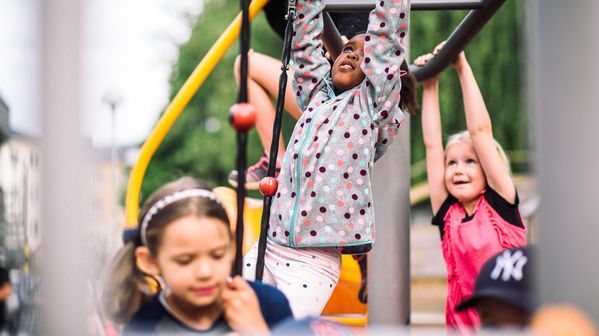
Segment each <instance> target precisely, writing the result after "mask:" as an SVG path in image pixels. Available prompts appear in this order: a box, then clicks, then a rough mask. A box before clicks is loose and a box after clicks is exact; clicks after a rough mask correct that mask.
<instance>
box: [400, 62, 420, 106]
mask: <svg viewBox="0 0 599 336" xmlns="http://www.w3.org/2000/svg"><path fill="white" fill-rule="evenodd" d="M400 69H401V70H404V71H406V72H407V73H406V74H405V75H404V76H402V77H401V91H400V93H399V95H400V96H401V101H400V102H399V108H400V109H401V110H402V111H403V112H408V113H409V114H414V113H416V109H417V108H418V99H417V98H416V85H417V82H418V81H417V80H416V76H414V75H412V74H411V73H410V68H409V67H408V62H406V60H404V61H403V63H401V67H400Z"/></svg>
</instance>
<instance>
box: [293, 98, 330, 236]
mask: <svg viewBox="0 0 599 336" xmlns="http://www.w3.org/2000/svg"><path fill="white" fill-rule="evenodd" d="M323 106H324V104H323V105H320V106H319V107H317V108H316V109H315V110H314V113H313V114H312V117H311V118H312V120H311V121H310V124H309V125H308V129H307V130H306V134H305V135H304V141H303V142H302V144H301V145H300V148H299V150H298V152H297V159H295V185H296V187H295V189H296V198H295V204H294V205H293V214H292V215H291V223H290V224H289V244H290V245H291V246H293V247H296V243H295V223H296V222H297V210H298V207H299V200H300V197H301V196H300V188H301V178H302V177H301V176H302V171H301V170H302V162H301V160H302V152H303V150H304V147H306V143H307V142H308V139H310V132H311V131H312V125H314V124H315V123H316V116H317V115H318V110H319V109H320V108H321V107H323Z"/></svg>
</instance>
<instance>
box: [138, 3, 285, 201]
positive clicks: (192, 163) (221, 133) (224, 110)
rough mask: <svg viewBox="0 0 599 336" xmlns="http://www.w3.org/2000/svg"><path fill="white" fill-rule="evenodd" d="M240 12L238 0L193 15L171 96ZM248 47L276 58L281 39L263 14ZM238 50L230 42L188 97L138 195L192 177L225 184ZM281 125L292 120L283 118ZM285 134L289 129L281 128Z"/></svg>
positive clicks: (252, 157)
mask: <svg viewBox="0 0 599 336" xmlns="http://www.w3.org/2000/svg"><path fill="white" fill-rule="evenodd" d="M238 13H239V1H237V0H235V1H234V0H211V1H207V2H206V4H205V8H204V11H203V12H202V14H201V15H200V16H199V17H198V18H197V21H196V22H195V24H194V26H193V29H192V34H191V37H190V39H189V41H188V42H187V43H185V44H183V45H182V46H181V47H180V51H179V58H178V60H177V62H176V64H175V65H174V66H173V72H172V75H171V79H170V82H171V99H172V98H173V97H174V96H175V94H176V93H177V92H178V90H179V89H180V88H181V86H182V85H183V83H184V82H185V80H186V79H187V78H188V77H189V76H190V74H191V73H192V72H193V70H194V69H195V67H196V66H197V64H198V63H199V62H200V60H201V59H202V57H203V56H204V55H205V54H206V53H207V52H208V50H209V49H210V47H212V45H213V44H214V42H215V41H216V40H217V38H218V36H220V34H221V33H222V32H223V31H224V30H225V28H226V27H227V25H228V24H229V23H230V22H231V21H232V20H233V18H234V17H235V16H236V15H237V14H238ZM251 46H252V48H254V49H256V50H258V51H260V52H262V53H265V54H268V55H271V56H273V57H277V58H280V56H281V47H282V41H281V39H280V38H279V37H278V36H277V35H276V34H275V33H274V32H273V31H272V30H271V29H270V27H269V26H268V23H267V22H266V19H265V17H264V14H259V15H258V17H257V18H256V19H255V20H254V21H253V22H252V30H251ZM238 54H239V45H238V43H235V44H234V45H233V46H232V47H231V49H230V50H229V51H228V52H227V53H226V55H225V56H224V57H223V59H222V60H221V61H220V63H219V65H218V66H217V68H216V69H215V70H214V72H213V73H212V74H211V75H210V77H208V79H207V80H206V81H205V82H204V84H203V85H202V87H201V88H200V89H199V90H198V93H197V94H196V95H195V96H194V97H193V99H192V100H191V101H190V103H189V105H188V106H187V108H186V109H185V110H184V111H183V113H182V114H181V117H180V118H179V120H178V121H177V122H176V123H175V125H174V126H173V129H172V130H171V132H170V133H169V134H168V135H167V137H166V139H165V141H164V142H163V143H162V144H161V145H160V147H159V149H158V151H157V152H156V155H155V156H154V158H153V160H152V162H151V164H150V167H149V168H148V172H147V175H146V179H145V180H144V183H143V188H142V197H143V196H144V195H145V196H147V195H148V192H151V191H152V190H154V189H156V188H157V187H158V186H159V185H161V184H163V183H164V182H166V181H169V180H172V179H174V178H177V177H180V176H182V175H191V176H195V177H199V178H201V179H202V180H204V181H206V182H209V183H210V184H213V185H225V184H226V178H227V174H228V173H229V171H230V170H232V169H234V167H235V155H236V151H237V146H236V142H235V136H236V135H235V131H234V130H233V129H232V128H231V127H230V126H229V122H228V113H229V112H228V111H229V107H230V106H231V105H232V104H234V103H235V101H236V97H237V87H236V85H235V80H234V77H233V63H234V61H235V58H236V57H237V55H238ZM209 118H210V120H211V122H213V121H214V120H215V119H214V118H216V120H218V121H219V122H220V125H221V127H220V129H219V130H218V131H216V132H213V133H209V132H207V131H206V121H207V120H209ZM285 118H286V119H285V124H286V125H287V126H286V129H287V130H288V129H289V128H290V127H292V126H293V122H292V121H290V120H289V118H288V117H285ZM286 133H287V134H288V132H286ZM249 138H250V141H249V144H248V163H249V164H252V163H253V162H255V161H256V160H257V159H258V157H259V156H260V155H261V153H262V146H261V144H260V141H259V138H258V135H257V133H256V131H255V130H254V131H251V132H250V137H249Z"/></svg>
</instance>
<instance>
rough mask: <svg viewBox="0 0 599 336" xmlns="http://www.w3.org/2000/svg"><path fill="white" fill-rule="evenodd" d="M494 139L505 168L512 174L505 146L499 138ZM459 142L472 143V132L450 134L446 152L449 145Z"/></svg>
mask: <svg viewBox="0 0 599 336" xmlns="http://www.w3.org/2000/svg"><path fill="white" fill-rule="evenodd" d="M493 141H495V148H497V153H499V157H500V158H501V161H502V162H503V164H504V168H505V170H506V171H507V172H508V173H509V174H510V175H511V174H512V168H511V166H510V159H509V158H508V157H507V154H505V151H504V150H503V147H501V144H499V142H497V140H495V139H493ZM458 142H466V143H468V144H470V145H472V138H470V132H468V131H461V132H458V133H455V134H452V135H450V136H449V137H448V138H447V144H446V145H445V153H447V148H449V146H451V145H453V144H455V143H458ZM477 155H478V153H477Z"/></svg>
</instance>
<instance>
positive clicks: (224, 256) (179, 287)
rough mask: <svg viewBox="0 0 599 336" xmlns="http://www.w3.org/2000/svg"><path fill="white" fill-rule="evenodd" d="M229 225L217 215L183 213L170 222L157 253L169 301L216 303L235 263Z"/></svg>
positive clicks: (186, 304)
mask: <svg viewBox="0 0 599 336" xmlns="http://www.w3.org/2000/svg"><path fill="white" fill-rule="evenodd" d="M227 230H228V227H227V226H226V224H225V223H223V222H222V221H220V220H219V219H216V218H210V217H202V218H198V217H196V216H187V217H182V218H179V219H177V220H175V221H174V222H172V223H170V224H168V226H167V227H166V228H165V230H164V234H163V237H162V239H161V243H160V245H159V247H158V253H157V256H156V257H155V262H154V263H155V265H156V267H157V271H158V272H159V274H160V275H161V276H162V278H163V279H164V281H165V282H166V283H167V285H168V287H169V289H170V294H169V296H168V297H167V301H168V302H169V304H171V305H173V306H178V307H194V308H205V307H208V306H211V305H213V304H215V303H217V301H218V299H219V298H220V296H221V293H222V291H223V288H224V287H225V285H226V281H227V277H228V276H229V275H230V274H231V266H232V263H233V256H234V253H233V250H234V249H233V244H232V242H231V238H230V235H229V233H228V232H227Z"/></svg>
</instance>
